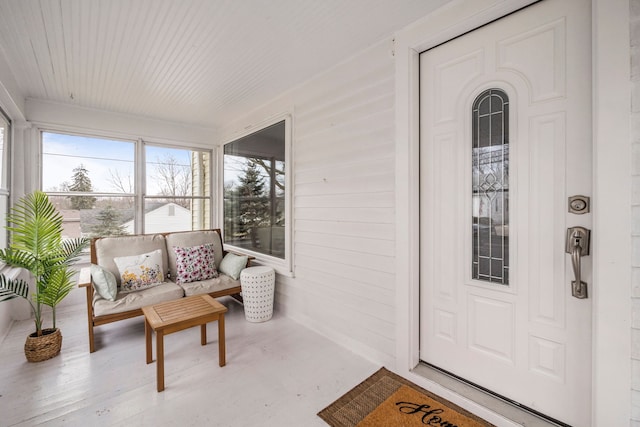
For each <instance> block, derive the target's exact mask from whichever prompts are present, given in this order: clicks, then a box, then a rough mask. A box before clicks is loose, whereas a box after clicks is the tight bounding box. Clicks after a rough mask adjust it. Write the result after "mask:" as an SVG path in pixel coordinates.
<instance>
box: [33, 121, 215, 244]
mask: <svg viewBox="0 0 640 427" xmlns="http://www.w3.org/2000/svg"><path fill="white" fill-rule="evenodd" d="M140 147H141V148H140ZM139 152H143V153H144V158H145V159H146V161H145V162H142V161H141V160H139V157H142V156H138V155H137V154H136V153H139ZM210 157H211V155H210V152H209V151H199V150H192V149H186V148H175V147H161V146H154V145H149V144H145V143H144V142H142V141H139V140H138V141H133V140H130V141H126V140H117V139H108V138H99V137H90V136H83V135H69V134H62V133H55V132H42V189H43V190H44V191H45V192H47V193H48V194H49V198H50V199H51V201H52V202H53V203H54V205H55V206H56V207H57V209H58V210H59V211H60V212H61V214H62V216H63V221H64V233H65V236H67V237H79V236H91V237H93V236H116V235H123V234H135V233H156V232H168V231H178V230H199V229H204V228H209V227H210V223H211V222H210V218H209V217H210V211H211V208H210V205H211V197H210V194H209V189H210V183H209V180H210V170H209V168H210V160H209V159H210ZM136 177H141V178H139V179H137V178H136ZM143 189H144V191H143ZM143 195H144V196H143Z"/></svg>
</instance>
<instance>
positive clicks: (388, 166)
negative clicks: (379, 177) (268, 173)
mask: <svg viewBox="0 0 640 427" xmlns="http://www.w3.org/2000/svg"><path fill="white" fill-rule="evenodd" d="M393 162H394V158H393V156H388V157H386V156H385V157H380V158H376V159H360V158H358V159H353V160H352V161H348V162H344V163H342V164H331V165H323V164H319V165H318V167H316V168H307V169H296V173H295V182H296V185H300V184H306V183H313V182H326V180H327V178H333V179H336V178H349V179H350V178H353V177H354V176H369V175H371V174H372V172H373V173H376V174H379V173H385V174H387V175H390V176H393Z"/></svg>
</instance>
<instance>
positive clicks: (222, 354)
mask: <svg viewBox="0 0 640 427" xmlns="http://www.w3.org/2000/svg"><path fill="white" fill-rule="evenodd" d="M218 362H219V364H220V366H221V367H222V366H224V365H226V364H227V360H226V349H225V344H224V313H222V314H220V316H219V317H218Z"/></svg>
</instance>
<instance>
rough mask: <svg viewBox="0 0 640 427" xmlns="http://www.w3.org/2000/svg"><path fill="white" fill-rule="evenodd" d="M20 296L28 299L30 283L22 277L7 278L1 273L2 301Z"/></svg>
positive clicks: (0, 292)
mask: <svg viewBox="0 0 640 427" xmlns="http://www.w3.org/2000/svg"><path fill="white" fill-rule="evenodd" d="M18 297H20V298H25V299H28V297H29V283H27V282H25V281H24V280H20V279H18V280H16V279H7V277H6V276H4V275H0V301H6V300H10V299H13V298H18Z"/></svg>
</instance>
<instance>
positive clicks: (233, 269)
mask: <svg viewBox="0 0 640 427" xmlns="http://www.w3.org/2000/svg"><path fill="white" fill-rule="evenodd" d="M248 259H249V257H248V256H246V255H235V254H232V253H228V254H226V255H225V256H224V258H222V262H221V263H220V272H221V273H222V274H226V275H227V276H229V277H231V278H232V279H234V280H238V278H239V277H240V272H241V271H242V270H243V269H244V268H245V267H246V266H247V260H248Z"/></svg>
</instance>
